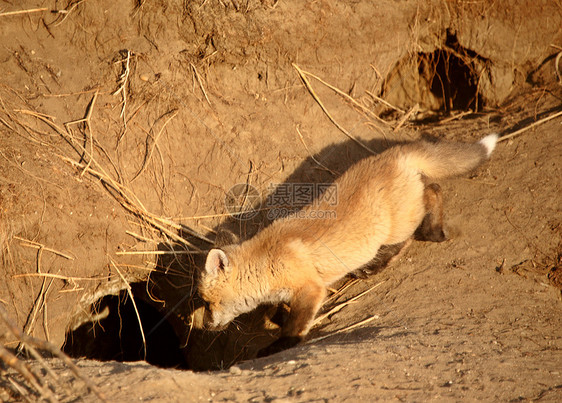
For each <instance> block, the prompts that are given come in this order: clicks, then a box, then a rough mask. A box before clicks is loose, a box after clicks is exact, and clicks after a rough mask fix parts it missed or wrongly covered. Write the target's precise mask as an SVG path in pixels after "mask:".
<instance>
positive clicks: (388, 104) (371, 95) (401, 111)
mask: <svg viewBox="0 0 562 403" xmlns="http://www.w3.org/2000/svg"><path fill="white" fill-rule="evenodd" d="M365 93H366V94H367V95H369V96H370V97H371V98H373V99H374V100H375V101H379V102H380V103H381V104H384V105H386V106H388V107H389V108H390V109H394V110H395V111H398V112H400V113H406V111H405V110H404V109H401V108H399V107H397V106H394V105H392V104H391V103H390V102H387V101H385V100H384V99H382V98H381V97H378V96H376V95H375V94H373V93H372V92H371V91H365ZM385 122H386V121H385Z"/></svg>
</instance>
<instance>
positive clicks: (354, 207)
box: [199, 136, 496, 352]
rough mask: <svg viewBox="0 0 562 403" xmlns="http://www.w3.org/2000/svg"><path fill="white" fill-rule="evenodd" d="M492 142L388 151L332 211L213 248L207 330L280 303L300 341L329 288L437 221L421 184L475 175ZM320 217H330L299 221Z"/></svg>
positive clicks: (286, 329) (314, 209) (358, 171)
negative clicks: (431, 219) (427, 219)
mask: <svg viewBox="0 0 562 403" xmlns="http://www.w3.org/2000/svg"><path fill="white" fill-rule="evenodd" d="M495 140H496V137H492V136H488V137H486V138H485V139H483V140H481V141H480V142H478V143H472V144H463V143H448V142H440V143H427V142H416V143H410V144H405V145H401V146H396V147H393V148H390V149H388V150H386V151H385V152H383V153H381V154H379V155H377V156H373V157H370V158H367V159H364V160H362V161H360V162H358V163H357V164H355V165H354V166H352V167H351V168H350V169H349V170H348V171H347V172H346V173H345V174H344V175H342V176H341V177H340V178H339V179H338V180H337V181H336V182H335V185H336V186H337V188H336V190H337V197H338V203H337V204H336V205H331V203H330V201H329V200H324V199H322V198H321V199H320V200H319V201H317V202H316V203H313V204H312V205H310V206H307V207H305V208H304V209H303V211H302V212H301V214H300V216H299V218H286V219H280V220H277V221H275V222H273V223H272V224H271V225H270V226H269V227H267V228H265V229H264V230H263V231H261V232H260V233H258V234H257V235H256V236H254V237H253V238H251V239H249V240H247V241H245V242H243V243H241V244H240V245H230V246H227V247H225V248H223V249H222V250H218V249H213V250H212V251H211V252H210V253H209V255H208V257H207V263H206V266H205V270H204V271H203V272H202V275H201V279H200V285H199V293H200V295H201V297H202V298H203V299H204V300H205V301H207V302H208V304H209V306H208V312H207V316H206V322H207V325H208V327H210V328H219V327H222V326H225V325H226V324H228V323H229V322H230V321H231V320H232V319H234V318H235V317H236V316H238V315H240V314H241V313H244V312H248V311H250V310H252V309H254V308H255V307H256V306H257V305H259V304H262V303H278V302H282V301H284V302H288V303H289V305H290V307H291V311H290V314H289V319H288V320H287V323H286V324H285V325H284V326H283V331H282V337H286V338H291V339H295V338H296V339H300V338H302V337H304V336H305V335H306V334H307V333H308V331H309V330H310V326H311V323H312V320H313V319H314V316H315V315H316V313H317V311H318V309H319V308H320V305H321V304H322V301H323V299H324V296H325V292H326V291H325V290H326V287H327V286H328V285H330V284H332V283H333V282H335V281H336V280H338V279H340V278H342V277H343V276H345V275H346V274H348V273H350V272H352V271H354V270H356V269H358V268H360V267H362V266H363V265H365V264H366V263H368V262H369V261H370V260H371V259H372V258H373V257H374V256H375V255H376V254H377V251H378V249H379V248H380V247H381V246H382V245H390V244H398V243H401V242H405V241H407V240H408V239H410V238H411V237H412V236H413V234H414V232H415V231H416V229H417V228H418V227H419V226H420V224H421V223H422V220H423V219H424V216H426V213H428V212H429V213H433V214H434V215H437V216H439V215H440V214H442V213H441V212H440V210H439V208H440V207H439V208H433V207H429V206H433V205H434V204H435V203H434V202H433V201H432V200H430V198H431V197H440V192H437V191H435V190H432V192H433V193H435V196H431V193H432V192H429V196H428V191H427V190H426V187H425V183H426V181H427V179H438V178H442V177H448V176H452V175H457V174H461V173H465V172H467V171H469V170H471V169H473V168H475V167H476V166H478V165H479V164H480V163H482V162H483V161H485V160H486V158H487V157H488V156H489V154H490V153H491V150H492V149H493V147H494V145H495ZM437 190H439V189H437ZM432 209H433V210H435V211H431V210H432ZM428 210H429V211H428ZM325 211H331V212H333V213H332V214H331V215H330V217H329V218H322V219H319V218H309V219H307V218H302V217H303V216H304V217H317V216H318V213H319V212H325ZM440 218H441V217H437V219H438V220H439V219H440ZM277 350H278V349H275V348H274V349H273V350H271V352H275V351H277Z"/></svg>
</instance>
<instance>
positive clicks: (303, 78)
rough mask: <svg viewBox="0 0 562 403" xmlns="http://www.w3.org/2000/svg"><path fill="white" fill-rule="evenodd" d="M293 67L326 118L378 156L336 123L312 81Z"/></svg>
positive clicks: (358, 143) (297, 67) (297, 68)
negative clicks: (315, 90)
mask: <svg viewBox="0 0 562 403" xmlns="http://www.w3.org/2000/svg"><path fill="white" fill-rule="evenodd" d="M293 67H294V68H295V70H297V73H298V74H299V76H300V78H301V80H302V82H303V84H304V86H305V87H306V89H307V90H308V92H309V93H310V95H312V98H314V100H315V101H316V103H317V104H318V106H320V109H322V111H323V112H324V113H325V114H326V116H327V117H328V119H329V120H330V122H332V123H333V124H334V125H335V126H336V127H337V128H338V129H339V130H340V131H341V132H342V133H343V134H345V135H346V136H347V137H348V138H350V139H351V140H353V141H354V142H355V143H356V144H357V145H359V146H360V147H361V148H363V149H365V150H367V151H368V152H370V153H371V154H376V153H375V152H374V151H373V150H371V149H370V148H369V147H367V146H366V145H365V144H363V143H362V142H361V141H359V140H358V139H356V138H355V137H354V136H353V135H351V134H350V133H348V131H347V130H345V129H344V128H343V127H342V126H341V125H340V124H339V123H338V122H336V120H335V119H334V118H333V117H332V115H330V112H328V109H326V107H325V106H324V104H323V103H322V101H321V100H320V98H319V97H318V95H316V93H315V92H314V89H313V88H312V85H310V81H308V78H307V77H306V74H307V73H305V72H304V71H302V70H301V69H300V68H299V66H297V65H296V64H294V63H293Z"/></svg>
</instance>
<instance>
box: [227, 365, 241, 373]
mask: <svg viewBox="0 0 562 403" xmlns="http://www.w3.org/2000/svg"><path fill="white" fill-rule="evenodd" d="M229 372H230V373H231V374H232V375H240V374H241V373H242V370H241V369H240V368H239V367H237V366H236V365H233V366H232V367H230V369H229Z"/></svg>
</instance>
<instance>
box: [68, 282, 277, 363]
mask: <svg viewBox="0 0 562 403" xmlns="http://www.w3.org/2000/svg"><path fill="white" fill-rule="evenodd" d="M168 277H170V276H168ZM171 280H172V281H171V282H159V285H160V286H157V285H156V284H155V283H154V281H153V279H151V280H149V282H148V283H147V282H139V283H132V284H131V290H132V293H133V300H134V302H135V303H134V304H133V302H132V299H131V297H130V295H129V293H128V291H127V290H122V291H120V292H119V293H118V294H117V295H105V296H103V297H101V298H100V299H98V300H97V301H94V302H93V303H92V304H91V305H90V306H89V307H87V308H86V311H87V315H85V316H84V315H81V319H80V320H79V321H78V322H77V323H79V324H78V325H77V326H75V327H73V328H71V329H69V330H68V331H67V333H66V337H65V343H64V346H63V351H64V352H65V353H66V354H68V355H69V356H71V357H74V358H87V359H93V360H99V361H121V362H131V361H144V360H145V361H146V362H148V363H149V364H152V365H155V366H159V367H163V368H179V369H191V370H195V371H199V370H201V371H207V370H221V369H225V368H228V367H230V366H231V365H233V364H235V363H236V362H239V361H242V360H247V359H250V358H254V357H255V356H256V355H257V351H258V350H260V349H261V348H263V347H265V346H266V345H268V344H269V343H271V342H272V341H273V340H274V339H275V338H276V337H277V335H278V331H279V327H278V325H276V324H274V323H272V322H271V321H270V318H271V316H273V315H274V314H275V312H276V307H271V306H269V307H268V306H264V307H259V308H258V309H256V310H255V311H253V312H250V313H248V314H245V315H241V316H240V317H238V318H237V320H236V321H235V323H233V324H231V326H229V327H228V328H227V329H226V330H223V331H221V332H211V331H207V330H203V329H201V326H200V324H199V323H198V319H197V317H198V314H199V312H200V313H201V314H202V311H200V310H199V309H200V308H202V307H203V304H202V301H200V299H199V297H198V295H197V294H196V293H189V292H187V293H186V287H184V286H181V285H179V284H178V283H174V279H173V276H172V279H171ZM188 290H192V288H188ZM135 306H136V309H135ZM137 312H138V315H137ZM139 322H140V323H142V328H143V332H144V340H145V342H144V341H143V334H142V333H141V330H140V326H139Z"/></svg>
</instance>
